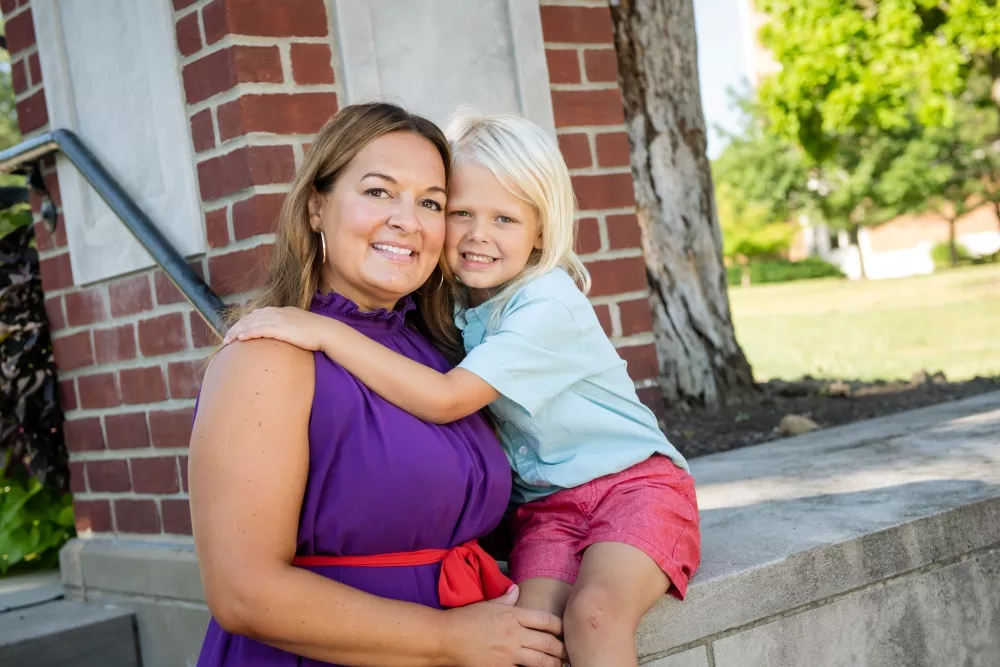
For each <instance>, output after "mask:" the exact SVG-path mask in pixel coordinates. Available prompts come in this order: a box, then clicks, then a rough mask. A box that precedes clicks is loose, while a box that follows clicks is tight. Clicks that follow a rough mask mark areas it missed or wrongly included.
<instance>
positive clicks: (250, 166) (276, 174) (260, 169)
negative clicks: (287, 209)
mask: <svg viewBox="0 0 1000 667" xmlns="http://www.w3.org/2000/svg"><path fill="white" fill-rule="evenodd" d="M294 176H295V153H294V152H293V151H292V147H291V146H247V147H244V148H237V149H236V150H234V151H232V152H230V153H226V154H225V155H220V156H218V157H213V158H209V159H208V160H205V161H204V162H199V163H198V183H199V185H200V186H201V197H202V199H203V200H204V201H211V200H213V199H218V198H219V197H225V196H226V195H231V194H235V193H237V192H239V191H241V190H245V189H247V188H249V187H251V186H254V185H270V184H273V183H290V182H291V180H292V178H293V177H294Z"/></svg>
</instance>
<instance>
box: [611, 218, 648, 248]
mask: <svg viewBox="0 0 1000 667" xmlns="http://www.w3.org/2000/svg"><path fill="white" fill-rule="evenodd" d="M607 224H608V242H609V243H610V244H611V248H612V249H614V250H617V249H620V248H641V247H642V229H641V228H640V227H639V219H638V218H636V217H635V216H634V215H632V214H631V213H629V214H627V215H609V216H608V218H607Z"/></svg>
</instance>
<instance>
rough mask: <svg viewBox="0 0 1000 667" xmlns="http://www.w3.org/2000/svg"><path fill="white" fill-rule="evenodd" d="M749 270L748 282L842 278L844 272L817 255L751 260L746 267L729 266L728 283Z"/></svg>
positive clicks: (733, 283)
mask: <svg viewBox="0 0 1000 667" xmlns="http://www.w3.org/2000/svg"><path fill="white" fill-rule="evenodd" d="M744 269H746V270H748V271H749V272H750V283H751V284H755V285H760V284H762V283H783V282H788V281H791V280H810V279H813V278H843V277H844V273H843V271H841V270H840V269H839V268H838V267H837V266H835V265H833V264H831V263H830V262H827V261H825V260H822V259H820V258H818V257H807V258H806V259H803V260H800V261H798V262H791V261H789V260H787V259H768V260H759V261H751V262H750V264H749V265H748V266H746V267H741V266H731V267H729V269H728V270H727V276H726V277H727V279H728V282H729V284H730V285H739V284H740V280H741V278H742V275H743V270H744Z"/></svg>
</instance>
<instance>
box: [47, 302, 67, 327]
mask: <svg viewBox="0 0 1000 667" xmlns="http://www.w3.org/2000/svg"><path fill="white" fill-rule="evenodd" d="M45 314H46V315H47V316H48V318H49V327H50V328H51V329H52V330H53V331H58V330H59V329H65V328H66V318H65V317H63V307H62V297H61V296H52V297H49V298H47V299H46V300H45Z"/></svg>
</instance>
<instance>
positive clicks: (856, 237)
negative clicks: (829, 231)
mask: <svg viewBox="0 0 1000 667" xmlns="http://www.w3.org/2000/svg"><path fill="white" fill-rule="evenodd" d="M851 245H853V246H854V247H855V248H857V249H858V271H859V272H860V274H861V280H868V268H867V267H866V266H865V253H864V252H862V251H861V227H860V226H858V225H852V226H851Z"/></svg>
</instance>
